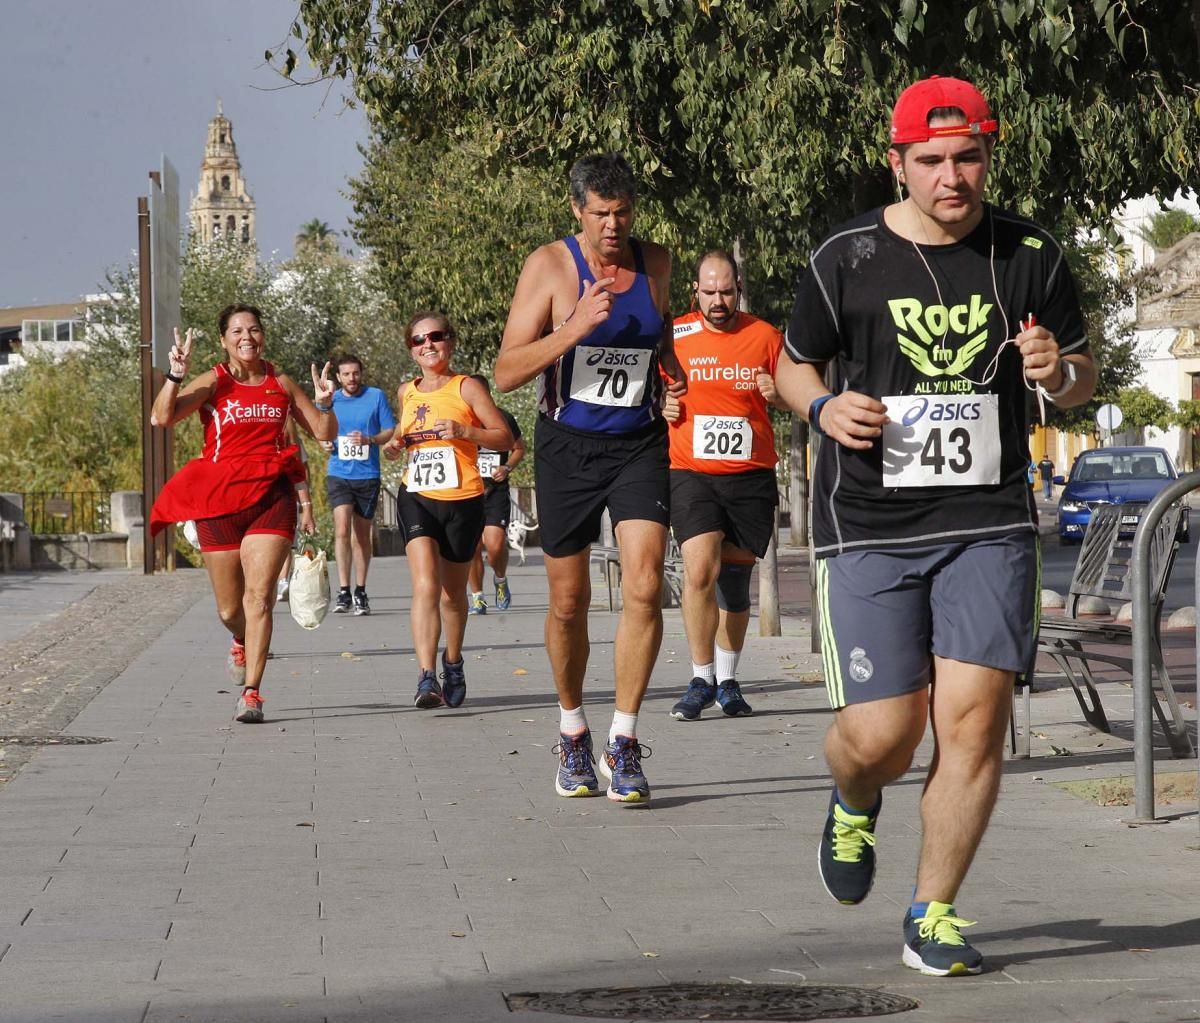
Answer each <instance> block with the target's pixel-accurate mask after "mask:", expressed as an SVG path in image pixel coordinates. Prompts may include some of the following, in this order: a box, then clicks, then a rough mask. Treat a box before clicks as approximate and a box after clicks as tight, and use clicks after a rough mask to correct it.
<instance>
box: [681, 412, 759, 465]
mask: <svg viewBox="0 0 1200 1023" xmlns="http://www.w3.org/2000/svg"><path fill="white" fill-rule="evenodd" d="M753 445H754V431H753V430H752V429H751V428H750V420H749V419H747V418H746V417H745V416H710V415H698V416H696V417H695V418H694V419H693V426H692V457H694V458H720V459H724V460H726V461H732V462H744V461H746V460H747V459H749V457H750V452H751V449H752V447H753Z"/></svg>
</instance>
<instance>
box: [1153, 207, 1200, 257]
mask: <svg viewBox="0 0 1200 1023" xmlns="http://www.w3.org/2000/svg"><path fill="white" fill-rule="evenodd" d="M1197 231H1200V217H1196V216H1195V215H1194V214H1192V213H1189V212H1188V211H1187V210H1181V209H1179V208H1178V207H1167V208H1166V209H1165V210H1162V211H1161V212H1159V213H1154V214H1152V215H1151V216H1150V219H1149V222H1148V223H1147V224H1146V226H1145V227H1144V228H1142V229H1141V230H1140V231H1138V235H1139V236H1140V237H1141V238H1142V240H1143V241H1145V242H1147V243H1148V244H1149V245H1150V246H1151V248H1153V249H1154V251H1155V252H1166V251H1167V249H1169V248H1171V247H1172V246H1174V245H1175V244H1177V243H1178V242H1181V241H1183V239H1184V238H1186V237H1187V236H1188V235H1189V234H1194V233H1195V232H1197Z"/></svg>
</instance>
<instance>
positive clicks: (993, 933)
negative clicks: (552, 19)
mask: <svg viewBox="0 0 1200 1023" xmlns="http://www.w3.org/2000/svg"><path fill="white" fill-rule="evenodd" d="M510 576H511V578H512V580H513V589H514V592H515V602H514V606H513V609H512V610H510V611H509V612H506V613H495V612H493V613H491V614H488V615H487V616H486V617H481V618H472V619H471V620H470V624H469V627H468V634H467V672H468V682H469V689H468V694H467V701H466V703H465V704H464V706H463V707H462V708H461V709H459V710H457V711H449V710H443V711H417V710H415V709H413V708H412V706H411V698H412V692H413V689H414V686H415V661H414V659H413V656H412V653H411V646H410V644H409V641H408V619H407V610H408V599H407V593H408V578H407V565H406V562H405V561H404V559H401V558H391V559H377V560H376V561H375V562H374V563H373V564H372V568H371V583H372V585H371V602H372V607H373V608H374V614H372V615H371V616H370V617H367V618H353V617H343V616H334V615H330V616H329V618H327V619H326V621H325V623H324V624H323V625H322V626H321V628H320V629H319V630H317V631H315V632H311V633H305V632H302V631H301V630H300V629H299V628H298V627H296V626H295V625H294V624H293V623H292V622H291V620H290V618H288V617H287V612H286V608H285V607H283V606H281V607H280V608H279V609H278V610H277V617H276V628H277V632H276V639H275V643H274V649H275V652H276V654H277V657H276V658H275V659H274V660H273V661H272V662H271V663H270V664H269V666H268V674H267V678H266V681H265V683H264V693H265V695H266V698H267V703H266V711H267V723H266V724H264V725H260V726H240V725H236V726H235V725H234V723H233V722H232V720H231V716H232V713H233V704H234V699H235V696H234V692H233V691H232V690H233V687H232V686H230V685H229V684H228V683H227V682H226V681H225V679H224V677H223V661H224V653H225V650H226V648H227V638H226V636H225V634H224V632H223V630H222V629H221V628H220V626H219V624H218V623H217V620H216V617H215V615H214V613H213V610H212V602H211V597H210V596H208V595H207V594H205V595H204V597H203V598H200V599H197V600H196V601H195V602H194V604H192V605H191V606H190V609H189V610H187V611H186V612H184V613H183V615H182V617H180V618H178V619H177V620H173V622H172V623H171V624H168V625H166V626H164V627H163V628H162V630H161V632H160V634H159V635H158V637H157V638H156V639H153V640H152V641H150V642H149V645H148V646H146V648H145V649H144V650H143V651H142V652H141V653H139V654H138V655H137V656H136V657H134V659H133V660H132V661H131V662H130V663H129V664H128V667H126V668H125V669H124V670H123V671H122V672H121V673H120V674H119V675H118V676H117V677H116V678H115V679H114V680H113V681H111V682H110V683H109V684H108V685H107V686H106V687H105V688H104V689H103V690H102V691H101V692H100V693H99V694H98V695H97V696H96V697H95V698H94V699H93V700H92V702H91V703H90V704H88V705H87V706H86V708H84V710H83V711H82V713H80V714H79V716H78V717H77V718H76V719H75V721H74V722H73V723H72V725H71V726H70V728H69V729H68V731H69V733H71V734H73V735H76V736H91V737H104V738H108V739H111V741H109V742H105V743H102V744H93V745H74V746H61V747H54V748H47V749H44V750H42V751H40V752H39V753H37V755H36V756H35V757H34V759H33V760H32V761H31V762H30V763H29V764H28V765H27V766H26V767H25V769H24V770H23V771H22V772H21V773H20V774H19V775H18V776H17V777H16V778H15V780H13V781H11V782H10V783H8V784H7V785H6V786H4V787H3V788H0V1021H3V1023H18V1021H19V1023H34V1021H43V1020H64V1021H71V1023H82V1021H88V1023H93V1021H95V1023H99V1021H121V1023H163V1021H167V1020H188V1021H204V1020H212V1021H223V1023H224V1021H248V1020H254V1021H257V1020H264V1021H265V1020H270V1021H276V1020H290V1021H303V1023H309V1021H321V1023H367V1021H424V1020H450V1021H460V1020H462V1021H500V1020H512V1021H516V1023H542V1021H546V1023H548V1021H551V1020H566V1019H568V1017H565V1016H557V1015H547V1014H543V1013H532V1012H525V1011H517V1012H512V1013H510V1012H509V1011H508V1009H507V1007H506V1004H505V1000H504V997H503V994H504V993H505V992H508V993H512V992H522V991H539V990H553V991H566V990H572V989H578V988H593V987H601V986H605V985H634V986H650V985H659V984H663V983H664V982H668V981H670V982H686V981H702V980H707V981H728V980H730V978H733V980H734V981H735V982H736V981H739V980H744V981H751V982H762V983H775V984H804V983H810V984H841V985H855V986H862V987H869V988H872V989H881V990H884V991H888V992H892V993H895V994H901V995H905V996H908V997H911V998H913V999H916V1000H917V1001H918V1002H919V1003H920V1008H919V1009H917V1010H914V1011H912V1012H910V1013H907V1014H905V1015H902V1016H899V1017H896V1018H899V1019H904V1018H911V1019H914V1020H915V1019H918V1018H919V1019H923V1020H938V1021H941V1020H968V1019H969V1020H984V1021H992V1020H995V1021H1000V1020H1006V1021H1007V1020H1014V1019H1024V1020H1029V1021H1040V1020H1079V1021H1088V1023H1106V1021H1112V1023H1116V1021H1125V1020H1163V1021H1167V1020H1190V1019H1200V991H1198V990H1197V985H1196V979H1195V975H1196V966H1197V962H1198V961H1200V959H1198V956H1197V946H1198V945H1200V909H1198V908H1197V907H1198V906H1200V851H1198V847H1200V840H1198V831H1197V820H1196V816H1195V803H1194V802H1193V803H1192V805H1191V807H1190V812H1188V810H1189V808H1188V807H1186V806H1185V807H1182V808H1181V812H1179V816H1178V817H1177V818H1175V819H1172V820H1170V821H1168V822H1166V823H1162V824H1157V825H1153V826H1148V827H1141V828H1131V827H1128V826H1126V825H1124V824H1122V823H1121V822H1120V817H1121V815H1122V814H1123V813H1126V812H1128V811H1125V810H1123V809H1121V808H1116V807H1108V808H1103V807H1100V806H1097V805H1094V804H1091V803H1088V802H1085V801H1083V800H1081V799H1079V798H1076V797H1075V796H1072V795H1069V794H1068V793H1066V792H1065V791H1063V790H1061V789H1059V788H1057V787H1055V786H1054V785H1052V784H1050V783H1051V782H1055V781H1060V780H1066V779H1077V778H1092V777H1095V776H1098V775H1109V774H1116V773H1121V772H1122V771H1124V772H1125V773H1128V772H1129V769H1130V767H1131V757H1130V756H1129V752H1128V745H1127V744H1125V745H1124V746H1120V745H1118V746H1116V747H1113V748H1104V749H1098V750H1095V751H1093V752H1091V753H1087V752H1084V750H1083V745H1082V744H1084V743H1086V742H1087V741H1089V739H1090V738H1094V736H1090V735H1089V733H1087V730H1086V729H1081V730H1079V741H1080V743H1081V745H1080V746H1079V749H1078V752H1077V753H1076V755H1075V756H1072V757H1042V758H1038V759H1034V760H1032V761H1026V762H1010V763H1009V764H1008V765H1007V770H1006V776H1005V779H1004V784H1003V791H1002V794H1001V799H1000V805H999V809H998V811H997V814H996V817H995V819H994V821H993V825H992V828H991V830H990V831H989V833H988V836H987V838H986V839H985V842H984V845H983V847H982V849H981V850H980V852H979V855H978V857H977V860H976V863H975V866H974V868H973V870H972V872H971V875H970V876H969V878H968V881H967V884H966V886H965V888H964V891H963V892H962V895H961V898H960V900H959V908H960V910H961V911H962V913H963V915H965V916H967V917H969V918H970V919H977V920H979V921H980V923H979V925H978V927H976V928H973V929H972V931H971V932H969V934H970V936H971V938H972V940H973V941H974V942H975V943H976V944H978V945H979V947H980V948H981V949H982V950H983V951H984V953H985V955H986V956H987V967H988V969H987V972H986V973H984V974H983V975H982V976H980V977H977V978H959V979H950V980H938V979H933V978H925V977H921V976H920V975H918V974H916V973H914V972H912V971H910V970H908V969H906V968H904V967H903V966H902V965H901V964H900V960H899V953H900V947H901V932H900V920H901V916H902V914H903V911H904V906H905V905H906V903H907V901H908V898H909V896H910V894H911V887H912V877H913V868H914V862H915V855H916V848H917V841H918V833H919V823H918V820H917V817H916V807H917V801H918V798H919V795H920V778H921V776H922V775H923V771H924V767H925V765H926V763H927V755H928V752H927V749H923V750H922V751H921V753H919V755H918V757H917V763H916V764H915V765H914V770H913V775H912V776H911V777H910V778H906V779H904V780H903V781H902V782H901V783H899V784H897V785H895V786H894V787H893V788H891V789H890V790H889V792H888V795H887V799H886V806H885V808H884V811H883V814H882V816H881V819H880V827H879V847H878V849H879V856H880V867H879V875H878V878H877V880H876V885H875V891H874V893H873V895H872V897H871V898H870V899H869V900H868V901H867V902H866V903H865V904H864V905H862V906H859V907H856V908H848V907H843V906H839V905H837V904H835V903H834V902H832V901H831V900H830V899H829V897H828V896H827V895H826V893H825V891H824V890H823V888H822V886H821V883H820V880H819V878H818V876H817V872H816V849H817V839H818V836H819V833H820V829H821V824H822V818H823V814H824V811H825V807H826V803H827V800H828V785H829V781H828V777H827V774H826V772H825V767H824V762H823V758H822V756H821V750H820V741H821V735H822V733H823V731H824V728H825V726H826V724H827V722H828V711H827V709H826V704H825V698H824V692H823V686H822V685H821V683H820V682H819V677H820V673H819V659H818V658H817V657H816V656H814V655H813V654H811V653H809V652H808V651H809V647H810V638H809V634H808V631H807V621H806V620H805V619H802V618H796V617H791V618H788V619H787V620H786V622H785V632H786V633H787V634H786V635H785V636H784V637H782V638H779V639H772V640H763V639H759V638H757V637H753V636H752V638H751V640H750V642H749V644H748V651H747V654H746V656H745V657H744V658H743V662H742V663H743V669H742V671H741V672H740V674H741V677H742V679H743V686H744V689H745V692H746V695H747V698H748V699H749V701H750V702H751V704H752V705H753V706H754V708H755V711H756V713H755V715H754V717H752V718H748V719H739V720H728V719H724V718H723V717H721V715H720V714H719V713H714V712H713V711H707V712H705V716H704V718H703V719H702V720H701V721H699V722H696V723H681V722H676V721H674V720H672V719H671V718H670V717H669V716H668V714H667V711H668V710H669V708H670V706H671V704H672V703H673V702H674V701H675V700H676V699H677V698H678V696H679V694H680V692H681V689H682V687H683V685H684V684H686V682H687V676H688V675H689V674H690V670H689V659H688V656H687V650H686V645H685V643H684V640H683V635H682V629H681V626H680V622H679V616H678V612H674V611H669V612H667V626H666V637H665V639H664V643H663V652H662V655H661V657H660V659H659V663H658V667H657V670H656V672H655V675H654V680H653V682H652V686H651V691H650V695H649V699H648V700H647V702H646V705H645V707H644V709H643V712H642V716H641V720H640V726H639V731H640V737H641V739H642V741H643V742H645V743H647V744H648V745H650V746H651V747H653V750H654V753H653V756H652V758H650V759H649V760H648V761H646V765H645V766H646V771H647V775H648V777H649V779H650V782H651V785H652V787H653V792H654V795H653V800H652V802H651V804H650V806H649V807H647V808H632V807H624V806H619V805H616V804H611V803H609V802H608V801H607V800H605V799H603V798H601V799H591V800H566V799H560V798H558V797H557V796H555V794H554V789H553V774H554V770H555V764H556V758H555V757H553V756H552V755H551V752H550V748H551V746H552V745H553V744H554V743H555V741H556V739H557V713H556V703H555V699H554V696H553V688H552V685H551V683H550V680H549V677H548V668H547V664H546V659H545V652H544V649H543V644H542V616H543V612H544V609H545V583H544V579H543V575H542V570H541V567H540V564H539V563H538V560H537V559H536V558H531V559H530V562H529V564H528V565H526V566H525V567H521V568H514V569H512V570H511V571H510ZM616 621H617V619H616V618H615V617H614V616H610V615H609V614H608V613H607V612H606V611H594V612H593V615H592V637H593V646H592V657H591V662H590V666H589V672H588V677H589V686H590V690H589V698H588V703H587V712H588V715H589V718H590V721H591V724H592V727H593V729H594V730H595V731H596V732H598V733H600V732H604V731H606V730H607V726H608V723H609V718H610V714H611V684H610V683H609V681H608V678H609V664H610V660H611V653H612V645H611V641H612V637H613V634H614V631H615V626H616ZM752 628H753V627H752ZM1036 706H1037V714H1038V718H1037V720H1038V721H1039V722H1049V723H1051V724H1055V723H1064V727H1065V726H1066V725H1067V724H1069V726H1070V727H1076V725H1077V721H1078V717H1079V714H1078V708H1076V707H1074V701H1073V699H1072V698H1071V697H1070V695H1069V693H1068V694H1065V695H1064V694H1057V693H1050V694H1045V695H1044V696H1042V697H1039V698H1038V700H1037V701H1036ZM1037 748H1038V746H1037V745H1035V750H1036V749H1037ZM1042 749H1043V751H1044V750H1045V746H1044V745H1043V746H1042ZM1160 766H1161V767H1163V768H1164V769H1167V767H1168V765H1165V764H1164V765H1160ZM1169 769H1170V770H1179V771H1184V770H1191V771H1193V772H1194V771H1195V763H1194V762H1191V763H1187V762H1183V763H1180V762H1176V763H1173V764H1170V765H1169Z"/></svg>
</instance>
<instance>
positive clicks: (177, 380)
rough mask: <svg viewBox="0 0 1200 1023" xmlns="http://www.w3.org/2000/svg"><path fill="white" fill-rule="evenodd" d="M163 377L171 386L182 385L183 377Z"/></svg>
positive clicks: (167, 374)
mask: <svg viewBox="0 0 1200 1023" xmlns="http://www.w3.org/2000/svg"><path fill="white" fill-rule="evenodd" d="M163 376H165V377H166V378H167V379H168V380H170V381H171V383H173V384H182V383H183V377H177V376H176V375H175V374H174V373H164V374H163Z"/></svg>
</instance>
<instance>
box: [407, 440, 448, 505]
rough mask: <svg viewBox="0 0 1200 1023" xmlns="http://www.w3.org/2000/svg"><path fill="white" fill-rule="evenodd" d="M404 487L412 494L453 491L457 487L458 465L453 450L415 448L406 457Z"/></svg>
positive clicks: (444, 448)
mask: <svg viewBox="0 0 1200 1023" xmlns="http://www.w3.org/2000/svg"><path fill="white" fill-rule="evenodd" d="M404 485H405V486H406V487H407V488H408V489H409V490H410V491H412V492H413V493H417V494H420V493H423V492H424V491H426V490H453V489H454V488H455V487H457V486H458V463H457V462H456V461H455V460H454V448H452V447H438V448H417V449H416V450H415V451H410V452H409V455H408V472H407V473H406V474H405V477H404Z"/></svg>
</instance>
